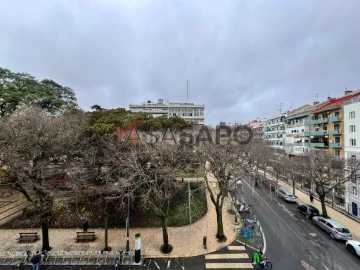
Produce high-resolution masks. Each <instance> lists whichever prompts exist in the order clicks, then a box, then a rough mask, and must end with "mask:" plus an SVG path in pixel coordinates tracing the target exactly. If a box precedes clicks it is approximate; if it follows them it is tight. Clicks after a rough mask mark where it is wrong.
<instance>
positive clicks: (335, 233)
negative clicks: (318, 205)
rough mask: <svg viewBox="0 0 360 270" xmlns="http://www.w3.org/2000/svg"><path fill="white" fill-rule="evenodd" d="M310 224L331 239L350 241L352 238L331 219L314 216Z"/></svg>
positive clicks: (340, 225) (341, 226)
mask: <svg viewBox="0 0 360 270" xmlns="http://www.w3.org/2000/svg"><path fill="white" fill-rule="evenodd" d="M312 222H313V224H314V225H315V226H318V227H320V228H321V229H323V230H324V231H325V232H327V233H328V234H329V235H330V237H331V238H332V239H339V240H351V238H352V236H351V233H350V231H349V230H348V229H347V228H346V227H345V226H343V225H342V224H340V223H339V222H337V221H335V220H333V219H330V218H323V217H320V216H314V217H313V218H312Z"/></svg>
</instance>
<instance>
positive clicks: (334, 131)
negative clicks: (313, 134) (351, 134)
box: [329, 129, 341, 135]
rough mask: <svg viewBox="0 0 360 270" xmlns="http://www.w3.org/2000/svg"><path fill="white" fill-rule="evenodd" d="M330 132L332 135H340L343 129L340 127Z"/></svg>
mask: <svg viewBox="0 0 360 270" xmlns="http://www.w3.org/2000/svg"><path fill="white" fill-rule="evenodd" d="M329 134H330V135H340V134H341V130H340V129H334V130H330V132H329Z"/></svg>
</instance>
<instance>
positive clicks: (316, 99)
mask: <svg viewBox="0 0 360 270" xmlns="http://www.w3.org/2000/svg"><path fill="white" fill-rule="evenodd" d="M318 99H319V94H318V93H316V94H315V101H319V100H318Z"/></svg>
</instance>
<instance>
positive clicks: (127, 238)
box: [125, 192, 130, 253]
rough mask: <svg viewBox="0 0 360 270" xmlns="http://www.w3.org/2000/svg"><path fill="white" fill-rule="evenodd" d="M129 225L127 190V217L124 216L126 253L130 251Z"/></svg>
mask: <svg viewBox="0 0 360 270" xmlns="http://www.w3.org/2000/svg"><path fill="white" fill-rule="evenodd" d="M129 227H130V196H129V192H128V201H127V217H126V248H125V250H126V252H127V253H128V252H129V251H130V242H129Z"/></svg>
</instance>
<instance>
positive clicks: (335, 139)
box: [310, 91, 360, 158]
mask: <svg viewBox="0 0 360 270" xmlns="http://www.w3.org/2000/svg"><path fill="white" fill-rule="evenodd" d="M359 95H360V91H355V92H353V91H345V95H344V96H342V97H340V98H330V97H329V98H328V100H327V101H326V102H324V103H323V104H320V105H318V106H317V107H316V108H315V109H313V110H312V117H311V120H310V147H311V150H312V151H314V152H316V151H327V152H328V153H330V154H331V155H333V156H335V157H336V158H344V157H345V155H344V122H343V117H344V111H343V103H344V102H346V101H348V100H350V99H352V98H354V97H357V96H359Z"/></svg>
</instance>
